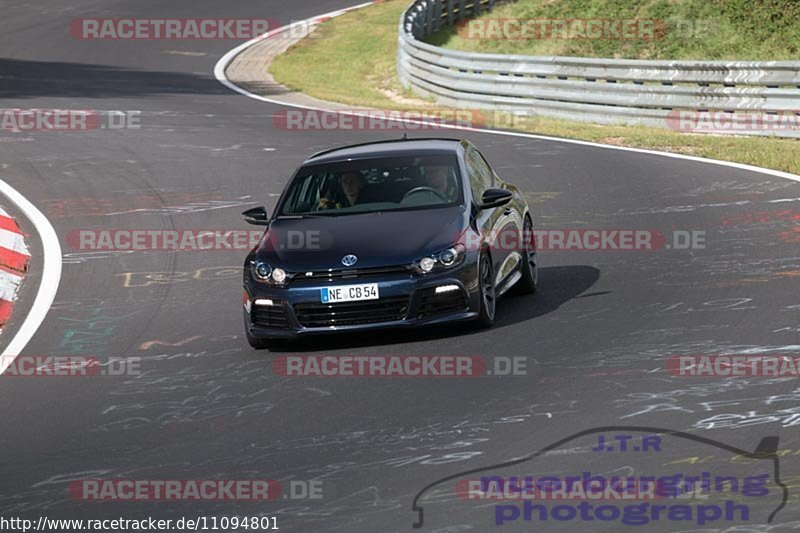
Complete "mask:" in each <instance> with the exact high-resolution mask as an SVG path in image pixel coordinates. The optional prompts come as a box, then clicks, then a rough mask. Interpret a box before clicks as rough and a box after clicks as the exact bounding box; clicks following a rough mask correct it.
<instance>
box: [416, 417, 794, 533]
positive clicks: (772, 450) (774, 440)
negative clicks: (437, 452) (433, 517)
mask: <svg viewBox="0 0 800 533" xmlns="http://www.w3.org/2000/svg"><path fill="white" fill-rule="evenodd" d="M624 431H635V432H643V433H652V434H657V435H670V436H673V437H678V438H682V439H686V440H690V441H694V442H699V443H700V444H706V445H708V446H714V447H716V448H719V449H721V450H725V451H728V452H731V453H734V454H736V455H740V456H742V457H746V458H748V459H764V460H769V461H772V463H773V469H774V475H773V479H774V480H775V484H776V485H777V486H778V487H780V488H781V493H782V494H781V501H780V503H779V504H778V506H777V507H775V509H773V510H772V512H771V513H770V515H769V516H768V517H767V523H768V524H771V523H772V521H773V520H774V519H775V516H776V515H777V514H778V512H780V510H781V509H783V508H784V507H785V506H786V504H787V502H788V501H789V487H788V486H787V485H786V484H785V483H783V482H782V481H781V476H780V457H779V455H778V442H779V437H777V436H769V437H763V438H762V439H761V441H760V442H759V443H758V445H757V446H756V449H755V451H752V452H751V451H747V450H743V449H741V448H737V447H735V446H731V445H729V444H725V443H723V442H720V441H718V440H714V439H709V438H706V437H701V436H699V435H693V434H691V433H685V432H683V431H676V430H672V429H663V428H657V427H652V426H602V427H596V428H591V429H586V430H583V431H579V432H577V433H573V434H572V435H570V436H568V437H565V438H563V439H561V440H559V441H556V442H554V443H552V444H550V445H548V446H545V447H544V448H542V449H540V450H538V451H536V452H534V453H532V454H529V455H525V456H522V457H518V458H516V459H512V460H510V461H505V462H503V463H499V464H494V465H489V466H483V467H479V468H473V469H470V470H466V471H463V472H459V473H456V474H452V475H449V476H447V477H444V478H441V479H439V480H437V481H433V482H431V483H428V484H427V485H426V486H425V487H424V488H423V489H421V490H420V491H418V492H417V494H416V495H415V496H414V499H413V500H412V502H411V511H412V512H414V513H416V514H417V520H416V522H413V523H412V528H413V529H420V528H422V525H423V524H424V518H425V513H424V509H423V505H422V504H421V503H420V500H421V499H422V496H423V495H424V494H425V493H426V492H428V491H429V490H430V489H432V488H434V487H436V486H437V485H441V484H443V483H445V482H447V481H450V480H453V479H458V478H460V477H463V476H467V475H470V474H476V473H479V472H485V471H488V470H491V469H497V468H506V467H509V466H514V465H517V464H521V463H527V462H528V461H532V460H534V459H536V458H538V457H540V456H542V455H544V454H545V453H547V452H548V451H551V450H554V449H556V448H558V447H559V446H562V445H564V444H566V443H568V442H570V441H572V440H575V439H578V438H580V437H583V436H585V435H592V434H595V433H613V432H624Z"/></svg>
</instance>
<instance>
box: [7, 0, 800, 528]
mask: <svg viewBox="0 0 800 533" xmlns="http://www.w3.org/2000/svg"><path fill="white" fill-rule="evenodd" d="M348 5H353V4H352V3H351V4H348V3H346V2H322V1H319V0H304V1H302V2H295V3H288V2H279V1H275V0H259V1H256V0H240V1H237V2H218V1H212V0H191V1H190V0H173V1H171V2H157V1H154V0H136V1H133V0H105V1H102V2H101V1H99V0H69V1H67V0H47V1H46V2H44V1H40V2H31V1H28V0H4V2H3V6H2V13H3V16H2V20H0V51H1V52H0V99H1V101H2V104H0V105H1V106H2V107H3V108H7V109H8V108H26V109H27V108H68V109H93V110H121V111H130V110H137V111H141V115H140V124H141V127H140V128H139V129H120V130H113V131H112V130H96V131H91V132H32V133H29V132H17V133H13V132H0V179H3V180H5V181H7V182H8V183H9V184H11V185H12V186H13V187H14V188H15V189H17V190H18V191H19V192H21V193H22V194H23V195H25V197H27V198H28V199H29V200H30V201H31V202H32V203H34V204H35V205H36V206H37V207H38V208H39V209H40V210H41V211H42V212H44V213H45V214H46V215H47V217H48V219H49V220H50V222H51V224H52V225H53V226H54V228H55V229H56V231H57V233H58V235H59V237H60V239H61V245H62V248H63V252H64V265H63V272H62V279H61V283H60V287H59V290H58V294H57V296H56V301H55V303H54V305H53V307H52V309H51V311H50V312H49V314H48V315H47V318H46V320H45V321H44V323H43V324H42V326H41V327H40V329H39V330H38V332H37V334H36V335H35V336H34V338H33V339H32V341H31V342H30V343H29V344H28V346H27V347H26V349H25V350H24V352H23V353H24V354H28V355H67V354H85V355H94V356H96V357H98V358H99V359H101V360H104V359H107V358H109V357H125V358H139V361H138V364H139V367H140V369H141V373H140V374H138V375H124V376H117V377H113V376H102V377H101V376H98V377H81V378H22V377H20V378H11V377H9V378H8V379H2V380H0V515H2V516H3V517H12V516H14V517H25V518H31V519H34V520H35V519H37V518H38V517H40V516H47V517H49V518H76V519H78V518H84V519H103V518H117V517H124V518H142V517H147V516H152V517H158V518H164V519H173V520H177V519H179V518H181V517H192V518H196V517H200V516H206V517H211V516H216V517H222V516H270V517H273V516H274V517H276V518H277V521H278V525H279V528H280V530H282V531H342V532H344V531H348V532H350V531H358V532H362V531H363V532H373V531H375V532H378V531H381V532H382V531H408V530H411V528H412V526H411V525H412V523H413V522H415V521H416V520H417V518H418V515H417V513H416V512H414V511H413V510H412V503H413V501H414V498H415V496H417V494H418V493H419V492H420V491H421V490H422V489H423V488H424V487H426V485H428V484H430V483H434V482H436V481H437V480H440V479H442V478H445V477H447V476H450V475H455V474H458V473H460V472H465V471H468V470H471V469H477V468H482V467H489V466H491V465H497V464H500V463H504V462H505V461H509V460H511V459H513V458H518V457H524V456H527V455H529V454H533V453H534V452H536V451H538V450H540V449H542V448H544V447H546V446H548V445H551V444H553V443H555V442H556V441H558V440H559V439H562V438H566V437H569V436H570V435H573V434H575V433H578V432H580V431H584V430H591V429H593V428H598V427H602V426H647V427H653V428H663V429H665V430H678V431H684V432H687V433H690V434H693V435H699V436H703V437H706V438H708V439H713V440H714V441H718V442H721V443H724V444H726V445H728V446H731V447H735V448H739V449H742V450H748V451H752V450H755V448H756V446H758V444H759V442H760V441H761V439H762V438H764V437H772V436H776V437H779V439H780V444H779V448H780V449H781V450H789V451H787V452H785V454H784V455H783V456H782V457H781V460H780V472H781V480H782V481H783V482H784V483H785V484H786V485H788V487H789V495H788V502H787V505H786V506H785V507H784V508H783V509H782V510H781V511H780V512H779V513H778V514H777V516H776V517H775V519H774V520H773V522H772V524H771V525H769V526H767V525H766V524H765V523H764V522H765V520H764V519H759V520H760V521H761V523H760V525H759V526H755V525H753V526H752V527H751V528H750V529H746V530H747V531H789V530H793V529H798V528H800V509H798V502H800V498H799V497H798V493H797V492H796V491H795V490H793V485H795V486H796V485H798V483H796V481H797V480H800V458H799V457H800V432H799V431H798V428H799V427H800V389H797V388H796V380H794V379H774V378H773V379H770V378H763V377H740V378H732V379H719V378H693V379H692V378H678V377H672V376H670V375H669V374H668V373H667V372H666V371H665V370H664V367H665V361H666V359H667V358H668V357H669V356H672V355H676V354H732V353H751V354H765V353H771V354H775V353H781V354H795V355H797V354H798V353H800V339H799V338H798V332H800V291H798V279H800V277H799V276H800V270H798V268H800V266H799V265H800V253H798V252H799V248H798V242H799V241H798V233H797V231H796V230H797V223H798V216H800V215H799V214H800V209H798V202H800V183H797V182H794V181H790V180H787V179H783V178H779V177H775V176H771V175H767V174H761V173H757V172H750V171H745V170H740V169H736V168H730V167H725V166H717V165H711V164H704V163H700V162H694V161H687V160H680V159H674V158H667V157H661V156H658V155H651V154H641V153H632V152H625V151H617V150H608V149H603V148H599V147H592V146H581V145H576V144H569V143H564V142H557V141H546V140H537V139H526V138H513V137H502V136H497V135H492V134H489V133H472V132H470V133H467V134H465V136H466V137H467V138H469V139H470V140H471V141H472V142H474V143H475V144H476V145H477V146H478V147H479V148H481V150H482V151H483V153H484V154H485V155H486V156H487V158H488V160H489V162H490V163H491V164H492V165H493V166H494V167H495V168H496V170H497V171H498V172H499V173H500V174H501V175H503V176H504V177H505V178H506V179H507V180H508V181H510V182H512V183H515V184H518V185H519V186H520V187H521V188H522V190H523V191H525V193H526V195H527V197H528V200H529V202H530V203H531V205H532V207H533V210H534V216H535V223H536V225H537V226H538V227H539V228H552V229H566V228H628V229H647V230H659V231H661V232H663V234H664V235H666V236H668V241H667V243H668V244H671V243H672V242H673V241H672V238H673V237H672V235H673V232H675V231H703V232H705V248H704V249H700V248H695V249H690V250H680V249H674V247H672V248H670V249H666V248H664V249H661V250H657V251H613V250H612V251H558V250H552V251H543V252H542V253H541V254H540V256H541V257H540V261H541V271H540V283H541V290H540V292H539V293H538V294H536V295H535V296H533V297H528V296H510V297H508V298H504V299H503V300H501V301H500V304H499V306H498V317H497V325H496V327H494V328H493V329H491V330H488V331H472V330H470V329H469V328H457V327H451V326H448V327H447V328H442V329H440V330H426V331H421V332H419V333H414V334H409V333H381V334H370V335H348V336H337V337H331V338H325V339H319V340H314V341H309V342H304V343H300V344H293V345H290V346H289V347H288V348H287V350H290V352H288V353H289V354H304V355H305V354H312V355H321V354H334V355H344V354H348V355H353V354H370V355H398V354H418V355H473V356H480V357H484V358H486V361H487V362H488V364H489V365H490V366H491V365H493V364H494V363H493V361H495V360H496V359H497V358H502V357H524V358H526V362H527V373H526V375H517V376H498V375H492V376H482V377H474V378H406V379H393V378H331V379H324V378H313V377H305V378H303V377H301V378H297V377H283V376H280V375H277V374H276V372H275V371H274V368H273V361H274V360H275V359H276V358H277V357H279V356H280V355H285V354H284V353H281V352H268V351H264V352H256V351H255V350H252V349H251V348H250V347H249V346H248V345H247V343H246V341H245V339H244V336H243V329H242V311H241V264H242V260H243V257H244V255H245V253H244V252H242V251H237V250H234V251H211V252H177V253H176V252H164V251H148V252H133V253H82V252H81V251H80V250H74V249H71V248H70V246H69V244H68V241H67V235H68V234H69V232H70V231H71V230H77V229H85V228H99V229H110V228H147V229H170V228H209V229H213V228H225V229H248V227H247V226H246V225H245V223H244V222H243V221H242V219H241V216H240V212H241V211H243V210H244V209H246V208H248V207H253V206H256V205H262V204H265V205H266V206H267V208H268V210H269V211H270V212H271V210H272V207H273V206H274V204H275V200H276V196H277V195H278V194H279V193H280V191H281V190H282V188H283V186H284V183H285V181H286V179H287V177H288V176H289V175H290V173H291V172H292V171H293V170H294V169H295V168H296V166H297V165H298V164H299V163H300V162H301V161H302V160H303V159H304V158H305V157H307V156H308V155H309V154H310V153H312V152H315V151H319V150H322V149H325V148H328V147H332V146H336V145H342V144H348V143H354V142H364V141H367V140H371V139H376V138H377V139H386V138H394V137H397V136H399V135H400V133H398V132H357V131H279V130H278V129H276V128H275V127H274V126H273V118H272V117H273V115H274V114H275V113H276V112H278V111H280V110H281V109H282V108H281V107H280V106H277V105H272V104H268V103H264V102H259V101H256V100H253V99H249V98H247V97H245V96H242V95H240V94H236V93H234V92H232V91H230V90H229V89H227V88H226V87H224V86H223V85H221V84H220V83H218V82H217V81H216V80H215V79H214V76H213V68H214V65H215V63H216V62H217V61H218V60H219V58H220V57H221V56H222V55H223V54H225V53H226V52H227V51H228V50H229V49H231V48H233V47H234V46H236V45H237V44H238V43H239V41H230V40H229V41H225V40H196V41H191V40H189V41H114V40H107V41H81V40H77V39H74V38H73V37H71V36H70V35H69V33H68V32H67V26H68V24H69V22H70V21H71V20H73V19H76V18H81V17H109V18H110V17H143V18H154V17H159V18H170V17H173V18H177V17H226V18H248V17H250V18H253V17H272V18H277V19H279V20H280V21H281V22H285V23H288V22H289V21H292V20H298V19H304V18H308V17H311V16H314V15H318V14H321V13H325V12H328V11H331V10H334V9H338V8H342V7H347V6H348ZM0 204H3V205H4V206H5V207H6V208H8V209H11V210H12V211H13V209H12V206H9V205H8V202H6V201H5V200H2V199H0ZM15 214H16V215H17V220H18V221H19V223H20V225H21V226H22V229H23V231H25V232H26V233H27V234H28V239H27V240H28V242H29V245H30V249H31V252H32V257H33V259H32V263H31V271H30V273H29V275H28V277H27V278H26V281H25V286H24V287H23V290H22V292H21V293H20V301H19V303H18V304H17V308H16V312H15V316H14V319H13V320H12V323H11V324H10V326H9V328H8V330H7V331H5V332H4V333H3V335H2V337H0V343H2V345H3V346H5V345H6V344H7V343H8V342H9V341H10V339H11V336H12V335H13V332H14V327H15V326H18V324H19V322H20V321H21V320H22V319H23V318H24V316H25V313H26V311H27V309H28V308H29V306H30V305H31V303H32V301H33V298H34V296H35V292H36V287H37V286H38V282H39V280H40V279H41V276H42V275H44V276H47V275H48V273H47V272H42V270H41V264H42V263H41V258H42V252H43V250H42V243H41V242H39V240H38V238H37V236H36V232H35V231H34V229H33V227H32V226H31V225H30V224H29V223H28V221H27V220H26V219H25V218H24V217H22V216H21V215H20V214H19V213H18V212H17V213H15ZM396 238H402V228H399V229H398V236H397V237H396ZM620 432H622V433H624V431H617V433H620ZM629 433H632V431H629ZM667 441H669V446H667ZM596 442H597V440H596V437H594V436H593V437H591V438H589V440H585V441H584V442H583V443H582V445H589V444H591V445H593V444H592V443H596ZM663 442H664V446H663V447H664V448H665V453H668V454H669V457H670V460H669V461H666V460H662V459H661V458H660V457H659V456H657V455H654V454H651V455H649V456H648V457H634V458H628V457H620V456H619V454H615V453H605V454H598V453H597V452H591V451H589V449H588V448H587V447H585V446H584V447H582V448H581V447H580V446H578V445H577V444H574V443H573V444H565V445H564V446H563V447H562V448H563V449H562V453H561V454H558V455H557V456H555V457H556V458H555V459H553V460H552V461H549V462H546V463H545V464H539V465H538V466H536V467H535V468H529V469H528V470H527V472H529V473H530V472H533V471H544V468H547V469H550V470H548V471H556V472H558V473H559V475H564V474H565V473H573V474H574V473H576V472H577V473H578V474H580V473H581V472H583V471H585V470H587V469H591V470H592V471H593V472H596V471H608V472H610V471H615V469H622V468H624V467H630V468H633V466H632V465H634V463H636V464H637V465H638V464H639V463H642V462H643V461H644V462H645V463H646V464H647V465H648V467H649V468H650V469H651V470H652V469H660V471H667V470H669V471H675V470H676V469H680V468H682V467H683V466H684V465H688V464H693V465H694V466H697V465H695V464H694V463H689V462H685V463H681V462H677V463H674V464H672V463H671V462H672V461H680V460H687V461H688V459H690V458H699V457H705V458H706V460H705V462H704V463H698V464H702V465H705V466H706V467H708V468H711V469H712V470H713V468H716V469H717V470H725V471H726V472H728V473H730V472H732V471H733V470H731V468H733V469H734V470H735V468H734V467H736V468H739V467H742V463H736V462H734V463H731V462H730V461H729V457H728V456H730V453H729V452H725V451H723V450H722V449H718V448H714V447H713V446H711V447H709V446H708V445H707V444H700V443H698V442H696V441H692V440H688V439H678V438H672V437H670V439H667V438H664V439H663ZM667 448H668V449H667ZM726 454H727V455H726ZM645 455H647V454H645ZM668 462H669V463H671V464H670V466H666V465H667V463H668ZM643 464H644V463H643ZM746 466H749V465H746ZM636 468H637V469H639V467H638V466H636ZM537 469H538V470H537ZM726 469H727V470H726ZM96 478H102V479H147V480H170V479H228V480H235V479H254V478H267V479H274V480H280V481H281V484H282V486H283V487H287V486H289V485H290V481H291V480H295V481H299V482H300V483H299V484H297V485H296V486H298V487H300V488H302V487H303V486H304V484H309V483H310V482H312V481H315V482H320V481H321V487H322V493H321V498H318V499H309V498H306V499H303V498H301V497H300V496H298V497H296V498H291V497H290V498H285V499H283V498H282V499H279V500H278V501H271V502H266V503H265V502H243V501H179V502H175V501H166V502H165V501H135V502H97V501H82V500H80V499H76V498H74V497H72V496H71V495H70V492H69V486H70V483H71V482H72V481H75V480H81V479H96ZM441 487H445V488H444V489H443V492H442V494H445V495H446V494H447V493H448V491H449V494H450V495H452V484H451V485H450V487H449V488H448V486H447V483H445V484H444V485H442V486H441ZM441 487H440V488H441ZM298 490H299V489H298ZM300 492H302V491H300ZM778 492H779V491H773V492H772V493H771V494H772V496H773V497H774V496H775V495H776V494H777V493H778ZM773 499H774V498H773ZM777 499H778V500H780V498H779V497H778V498H777ZM778 503H779V502H771V503H770V505H771V506H772V507H775V506H776V505H777V504H778ZM773 504H774V505H773ZM756 507H758V506H756ZM763 507H764V508H766V507H767V506H763ZM758 510H759V513H761V511H762V509H761V507H758ZM493 513H494V511H492V510H491V509H489V508H488V507H486V504H485V503H484V504H483V507H480V506H477V507H476V506H475V505H470V504H469V503H465V502H459V501H458V500H457V499H455V498H454V497H450V498H447V497H444V498H439V499H438V500H437V499H436V498H434V499H433V500H431V501H430V502H429V503H428V504H426V506H425V524H424V528H423V531H438V532H440V533H445V532H456V531H467V530H472V531H475V532H481V533H482V532H483V531H493V530H495V528H494V526H492V525H491V519H492V518H493V516H494V514H493ZM753 514H754V515H756V514H758V513H756V510H755V509H754V511H753ZM759 516H762V514H759ZM762 518H763V517H762ZM756 522H757V521H756ZM756 522H754V523H756ZM534 525H535V524H534ZM577 527H579V528H580V529H578V530H580V531H583V530H584V529H585V530H591V531H595V530H597V531H617V530H618V528H619V527H621V526H618V525H617V524H615V523H614V522H607V523H606V522H595V523H594V524H593V525H580V524H578V526H577ZM642 527H643V529H647V528H649V529H650V530H654V531H699V530H702V531H726V530H727V529H726V527H727V526H726V525H724V524H721V523H716V524H706V525H705V526H699V525H697V524H695V523H691V522H685V523H678V522H667V521H662V522H660V523H651V524H650V525H648V526H642ZM575 528H576V524H575V523H573V522H570V521H550V522H548V523H547V524H546V525H542V526H540V527H538V529H536V528H535V527H533V525H531V523H528V524H527V526H525V524H522V523H510V524H506V525H505V526H503V527H502V528H500V529H497V530H499V531H503V530H509V529H511V530H513V531H523V530H524V531H530V530H544V531H551V530H552V531H567V530H570V529H571V530H575ZM759 528H760V529H759ZM740 531H744V530H740Z"/></svg>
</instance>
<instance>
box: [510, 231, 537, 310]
mask: <svg viewBox="0 0 800 533" xmlns="http://www.w3.org/2000/svg"><path fill="white" fill-rule="evenodd" d="M522 240H523V242H524V243H525V244H524V248H523V252H522V263H521V265H520V273H521V274H522V277H521V278H520V279H519V281H517V283H516V284H515V285H514V290H515V291H516V292H517V293H519V294H532V293H534V292H536V288H537V286H538V284H539V267H538V265H537V264H536V239H534V237H533V223H532V222H531V219H530V217H528V216H526V217H525V224H524V225H523V228H522Z"/></svg>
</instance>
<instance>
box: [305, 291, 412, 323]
mask: <svg viewBox="0 0 800 533" xmlns="http://www.w3.org/2000/svg"><path fill="white" fill-rule="evenodd" d="M294 312H295V314H296V315H297V320H298V321H299V322H300V325H301V326H303V327H305V328H320V327H330V326H355V325H360V324H376V323H380V322H392V321H396V320H403V319H404V318H405V317H406V313H408V297H407V296H396V297H391V298H381V299H379V300H369V301H363V302H343V303H337V304H323V303H299V304H295V306H294Z"/></svg>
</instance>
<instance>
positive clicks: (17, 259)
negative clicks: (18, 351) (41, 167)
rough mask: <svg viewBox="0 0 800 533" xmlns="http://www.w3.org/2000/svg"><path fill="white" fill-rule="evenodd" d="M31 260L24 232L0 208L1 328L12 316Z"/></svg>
mask: <svg viewBox="0 0 800 533" xmlns="http://www.w3.org/2000/svg"><path fill="white" fill-rule="evenodd" d="M29 260H30V253H28V248H27V247H26V246H25V239H24V237H23V235H22V231H20V229H19V226H18V225H17V223H16V221H15V220H14V219H13V218H11V216H10V215H9V214H8V213H6V212H5V211H4V210H3V209H2V208H0V327H3V326H5V324H6V323H7V322H8V319H9V317H10V316H11V311H12V310H13V308H14V302H15V301H16V299H17V290H18V289H19V286H20V285H21V284H22V279H23V277H24V276H25V272H26V271H27V269H28V261H29Z"/></svg>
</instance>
